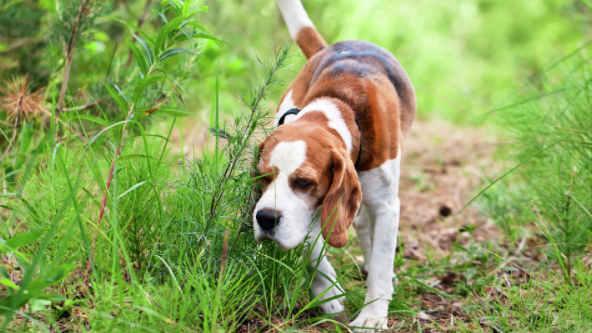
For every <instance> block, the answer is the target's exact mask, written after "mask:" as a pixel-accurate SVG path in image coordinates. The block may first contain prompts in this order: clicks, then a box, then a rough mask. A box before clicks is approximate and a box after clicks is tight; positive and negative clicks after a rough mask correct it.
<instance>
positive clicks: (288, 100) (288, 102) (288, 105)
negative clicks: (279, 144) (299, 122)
mask: <svg viewBox="0 0 592 333" xmlns="http://www.w3.org/2000/svg"><path fill="white" fill-rule="evenodd" d="M295 107H296V105H294V100H293V99H292V90H290V91H288V93H287V94H286V97H285V98H284V100H283V101H282V104H281V105H280V108H279V110H278V112H277V114H276V115H275V119H274V121H273V127H277V126H278V123H279V121H280V118H281V117H282V116H283V115H284V113H286V111H288V110H290V109H293V108H295ZM294 117H296V115H288V116H286V118H284V124H287V123H289V122H291V121H292V120H294V119H292V118H294Z"/></svg>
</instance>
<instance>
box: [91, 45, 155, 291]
mask: <svg viewBox="0 0 592 333" xmlns="http://www.w3.org/2000/svg"><path fill="white" fill-rule="evenodd" d="M161 54H162V52H160V53H159V54H158V55H157V57H156V58H157V59H158V57H160V55H161ZM156 64H157V62H156V61H155V62H154V63H153V64H152V66H151V67H150V69H149V70H148V72H147V73H146V77H148V76H150V74H152V72H153V71H154V68H155V67H156ZM135 107H136V105H135V103H134V102H132V104H131V105H130V109H129V111H128V113H127V116H126V118H125V120H126V121H125V122H124V123H123V128H122V130H121V138H120V139H119V143H118V144H117V148H116V149H115V155H114V156H113V162H111V168H110V170H109V176H108V177H107V187H106V189H105V194H104V195H103V201H102V203H101V211H100V213H99V221H98V222H97V227H96V229H95V238H94V239H93V244H92V245H91V256H92V251H93V247H94V243H95V241H96V239H97V235H98V231H99V228H100V227H101V221H102V220H103V214H104V213H105V206H106V205H107V195H108V194H109V189H110V188H111V180H112V179H113V170H114V169H115V164H116V163H117V156H119V152H120V149H121V144H122V142H123V139H124V138H125V130H126V128H127V124H128V122H129V120H130V119H131V118H132V114H133V112H134V109H135ZM90 268H91V258H88V264H87V265H86V274H85V275H84V284H85V285H87V286H88V275H89V274H90Z"/></svg>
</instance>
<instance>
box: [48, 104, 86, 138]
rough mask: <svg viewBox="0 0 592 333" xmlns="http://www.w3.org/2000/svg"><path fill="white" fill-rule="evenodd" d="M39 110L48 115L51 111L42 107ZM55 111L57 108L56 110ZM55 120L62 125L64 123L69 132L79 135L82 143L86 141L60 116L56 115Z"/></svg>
mask: <svg viewBox="0 0 592 333" xmlns="http://www.w3.org/2000/svg"><path fill="white" fill-rule="evenodd" d="M39 109H40V110H41V111H43V112H45V113H46V114H48V115H49V116H51V112H50V111H49V110H46V109H44V108H43V107H41V108H39ZM56 111H57V110H56ZM56 120H57V121H58V122H60V123H62V125H64V126H65V127H66V128H67V129H68V130H69V131H70V132H72V133H74V134H76V136H77V137H79V138H80V139H81V140H82V141H83V142H84V143H87V141H86V138H85V137H84V135H82V134H80V133H78V132H77V131H76V130H75V129H74V128H72V126H70V125H68V123H67V122H65V121H63V120H61V119H60V118H58V117H56Z"/></svg>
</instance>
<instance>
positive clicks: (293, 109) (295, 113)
mask: <svg viewBox="0 0 592 333" xmlns="http://www.w3.org/2000/svg"><path fill="white" fill-rule="evenodd" d="M298 112H300V109H299V108H291V109H290V110H288V111H286V112H284V114H283V115H282V116H281V117H280V120H279V121H278V124H277V125H278V126H281V125H283V124H284V121H286V116H289V115H291V114H293V115H297V114H298ZM354 120H355V121H356V125H358V130H359V131H360V148H359V149H358V157H357V158H356V164H354V167H355V168H357V167H358V162H360V156H362V127H360V122H359V121H358V117H356V116H354ZM276 127H277V126H276Z"/></svg>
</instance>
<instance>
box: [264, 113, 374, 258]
mask: <svg viewBox="0 0 592 333" xmlns="http://www.w3.org/2000/svg"><path fill="white" fill-rule="evenodd" d="M299 116H300V115H299ZM328 123H329V119H328V118H327V117H326V115H324V114H323V113H322V112H308V113H307V114H306V115H303V116H302V117H300V118H299V119H298V120H297V121H294V122H291V123H288V124H284V125H282V126H279V127H278V128H277V129H276V130H275V131H274V132H273V133H272V134H271V135H270V136H268V137H267V138H266V139H265V140H264V141H263V142H262V143H261V144H260V145H259V157H258V158H259V160H258V162H257V169H258V172H259V173H260V175H262V176H264V177H262V178H260V181H261V187H262V195H261V198H260V200H259V202H258V203H257V205H256V207H255V210H254V212H253V224H254V228H255V239H256V240H257V241H258V242H260V241H262V240H263V239H265V238H269V239H272V240H274V241H276V242H277V243H278V245H279V246H280V247H282V248H283V249H293V248H295V247H296V246H297V245H298V244H300V243H301V242H302V241H303V240H304V239H305V237H306V235H307V233H308V230H309V227H310V224H311V222H312V221H313V218H314V217H315V213H316V212H317V211H318V209H319V207H322V208H321V216H320V218H321V223H322V227H323V229H322V230H323V236H324V237H325V239H327V236H329V237H328V239H327V242H328V243H329V245H331V246H334V247H343V246H345V245H346V244H347V241H348V237H347V229H348V227H349V226H350V225H351V223H352V222H353V219H354V217H355V216H356V213H357V211H358V207H359V205H360V202H361V200H362V191H361V189H360V183H359V181H358V177H357V174H356V170H355V167H354V164H353V162H352V160H351V158H350V154H349V152H348V150H349V149H348V146H347V145H346V144H345V143H344V141H343V140H342V139H341V138H340V137H339V134H338V133H337V132H336V131H334V130H332V129H331V127H329V126H328ZM350 146H351V142H350Z"/></svg>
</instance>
